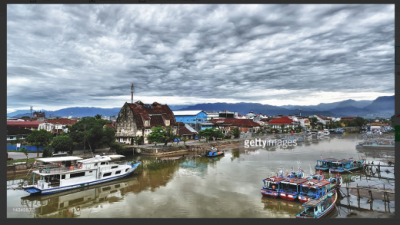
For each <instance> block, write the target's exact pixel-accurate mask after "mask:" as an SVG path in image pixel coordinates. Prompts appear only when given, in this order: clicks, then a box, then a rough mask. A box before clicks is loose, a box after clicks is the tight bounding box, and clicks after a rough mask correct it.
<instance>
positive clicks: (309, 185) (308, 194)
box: [299, 175, 342, 202]
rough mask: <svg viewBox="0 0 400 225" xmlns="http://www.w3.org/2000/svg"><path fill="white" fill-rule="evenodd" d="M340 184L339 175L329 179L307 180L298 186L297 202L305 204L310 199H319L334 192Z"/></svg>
mask: <svg viewBox="0 0 400 225" xmlns="http://www.w3.org/2000/svg"><path fill="white" fill-rule="evenodd" d="M341 182H342V181H341V177H340V175H339V176H335V177H333V178H330V179H309V180H308V181H307V182H305V183H302V184H300V191H299V192H300V193H299V201H300V202H307V201H309V200H310V199H319V198H320V197H321V196H323V195H325V194H327V193H329V192H336V189H337V187H339V186H340V185H341Z"/></svg>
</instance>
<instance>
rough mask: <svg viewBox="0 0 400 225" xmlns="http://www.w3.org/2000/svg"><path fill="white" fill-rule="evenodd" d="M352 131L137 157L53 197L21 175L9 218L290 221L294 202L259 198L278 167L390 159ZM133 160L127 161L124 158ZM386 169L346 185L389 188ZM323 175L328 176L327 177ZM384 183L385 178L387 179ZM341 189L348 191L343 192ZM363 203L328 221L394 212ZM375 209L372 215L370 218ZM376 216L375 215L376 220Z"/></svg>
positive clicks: (347, 205)
mask: <svg viewBox="0 0 400 225" xmlns="http://www.w3.org/2000/svg"><path fill="white" fill-rule="evenodd" d="M359 141H360V137H358V135H356V134H344V135H330V138H323V139H322V140H319V141H310V142H304V143H299V145H298V146H296V147H291V148H286V149H283V148H279V147H276V148H260V147H253V148H248V149H246V148H244V147H243V144H241V145H238V146H229V147H227V148H225V150H226V152H225V155H224V156H221V157H216V158H207V157H200V158H191V159H180V160H175V161H170V162H162V163H158V162H157V158H156V157H151V156H138V155H137V156H135V157H134V159H135V160H142V162H143V166H141V167H140V168H139V169H138V170H137V171H136V172H135V173H134V174H133V175H131V176H129V177H127V178H124V179H120V180H117V181H114V182H109V183H104V184H100V185H97V186H92V187H89V188H85V189H76V190H73V191H67V192H61V193H58V194H52V195H42V196H29V194H28V193H27V192H25V191H23V190H18V189H16V190H13V188H15V187H18V185H20V184H21V182H23V181H24V179H25V174H24V175H17V176H13V177H12V176H11V177H8V178H7V217H8V218H72V217H76V218H294V217H295V216H296V214H297V213H299V212H300V211H301V210H303V207H302V204H301V203H300V202H298V201H293V202H291V201H285V200H283V199H279V198H278V199H273V198H268V197H262V196H261V193H260V188H261V187H262V185H263V183H262V180H263V179H265V178H267V177H269V176H271V175H273V174H275V173H276V172H277V171H278V169H279V168H280V167H281V166H282V167H283V168H284V171H285V173H286V172H288V171H290V170H291V167H294V170H297V166H298V164H297V162H301V167H302V169H303V170H304V171H305V172H306V173H307V174H308V173H310V168H309V164H311V166H312V172H314V169H313V167H314V165H315V163H316V160H317V159H320V157H321V155H322V157H324V158H325V157H331V156H332V157H335V158H345V157H353V158H354V159H358V158H366V160H367V161H375V162H378V161H379V160H382V161H384V160H388V159H394V158H393V157H394V153H393V154H392V153H391V152H385V153H383V152H382V151H381V152H373V151H362V150H357V149H356V148H355V145H356V144H357V142H359ZM127 159H128V160H131V159H132V157H128V158H127ZM389 170H390V171H391V172H389V173H386V172H381V174H380V175H379V174H377V173H375V174H369V175H368V176H366V175H365V174H363V173H361V172H353V173H348V174H345V175H344V177H345V181H346V182H350V185H352V186H354V185H356V183H358V185H360V186H362V185H371V186H375V187H382V185H383V184H385V187H386V188H391V189H394V175H393V168H389ZM325 175H326V176H328V174H325ZM386 178H389V179H386ZM343 191H344V192H346V190H343ZM367 200H368V199H366V198H363V199H361V200H360V201H359V202H358V201H357V197H356V196H354V195H351V196H350V197H349V198H344V199H341V200H339V202H338V204H337V207H336V208H335V209H334V210H333V211H332V212H331V213H330V214H329V215H328V217H330V218H345V217H346V216H347V215H348V214H349V213H353V214H351V215H352V217H357V216H354V214H356V215H360V217H363V218H365V217H373V218H376V217H378V216H379V215H386V214H384V212H385V211H386V212H389V211H390V213H392V214H393V213H394V212H395V208H394V204H395V202H394V201H391V203H390V204H389V205H388V204H385V203H384V202H382V201H381V200H375V201H374V202H373V205H372V211H371V204H369V203H367ZM368 212H374V213H368ZM377 215H378V216H377ZM380 217H385V216H380Z"/></svg>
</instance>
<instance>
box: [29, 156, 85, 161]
mask: <svg viewBox="0 0 400 225" xmlns="http://www.w3.org/2000/svg"><path fill="white" fill-rule="evenodd" d="M80 159H82V158H81V157H77V156H65V157H50V158H37V159H36V160H37V161H41V162H62V161H72V160H80Z"/></svg>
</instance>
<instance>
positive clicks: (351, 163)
mask: <svg viewBox="0 0 400 225" xmlns="http://www.w3.org/2000/svg"><path fill="white" fill-rule="evenodd" d="M363 164H364V160H353V158H349V159H341V160H337V161H334V162H332V167H331V168H330V171H331V172H338V173H343V172H349V171H351V170H359V169H362V168H363Z"/></svg>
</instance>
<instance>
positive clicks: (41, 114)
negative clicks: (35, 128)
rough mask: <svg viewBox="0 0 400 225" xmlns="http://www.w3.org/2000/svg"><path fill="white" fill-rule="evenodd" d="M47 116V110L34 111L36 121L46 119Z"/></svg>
mask: <svg viewBox="0 0 400 225" xmlns="http://www.w3.org/2000/svg"><path fill="white" fill-rule="evenodd" d="M45 116H46V114H45V112H42V111H40V112H34V113H33V116H32V119H34V120H36V121H44V118H45Z"/></svg>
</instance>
